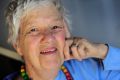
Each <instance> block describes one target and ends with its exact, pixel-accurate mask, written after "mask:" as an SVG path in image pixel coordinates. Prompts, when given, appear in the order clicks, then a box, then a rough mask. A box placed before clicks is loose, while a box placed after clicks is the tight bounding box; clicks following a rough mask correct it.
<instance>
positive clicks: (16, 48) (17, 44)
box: [13, 42, 23, 56]
mask: <svg viewBox="0 0 120 80" xmlns="http://www.w3.org/2000/svg"><path fill="white" fill-rule="evenodd" d="M13 47H14V49H15V50H16V51H17V53H18V54H19V55H20V56H23V54H22V51H21V47H20V44H19V43H18V42H16V43H14V44H13Z"/></svg>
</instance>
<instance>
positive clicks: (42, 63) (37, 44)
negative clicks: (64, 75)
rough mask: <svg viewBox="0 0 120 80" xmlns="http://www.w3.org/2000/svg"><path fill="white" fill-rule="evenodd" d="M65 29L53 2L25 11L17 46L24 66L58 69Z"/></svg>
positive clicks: (61, 59) (62, 58)
mask: <svg viewBox="0 0 120 80" xmlns="http://www.w3.org/2000/svg"><path fill="white" fill-rule="evenodd" d="M65 28H66V26H65V23H64V21H63V19H62V17H61V15H60V14H59V12H58V10H57V9H56V8H55V7H54V5H50V6H46V7H45V6H44V7H41V8H38V9H34V10H31V11H29V12H28V13H26V16H24V17H22V19H21V23H20V36H19V40H18V43H17V47H16V50H17V51H18V53H19V54H20V55H21V56H23V58H24V60H25V63H26V65H27V66H32V67H33V68H34V69H36V70H44V69H46V70H51V69H52V70H54V69H58V68H59V67H60V66H61V64H62V63H63V61H64V55H63V48H64V44H65V35H66V29H65Z"/></svg>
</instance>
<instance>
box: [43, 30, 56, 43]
mask: <svg viewBox="0 0 120 80" xmlns="http://www.w3.org/2000/svg"><path fill="white" fill-rule="evenodd" d="M54 40H55V36H54V34H53V33H52V32H51V31H45V32H43V33H42V38H41V41H42V42H52V41H54Z"/></svg>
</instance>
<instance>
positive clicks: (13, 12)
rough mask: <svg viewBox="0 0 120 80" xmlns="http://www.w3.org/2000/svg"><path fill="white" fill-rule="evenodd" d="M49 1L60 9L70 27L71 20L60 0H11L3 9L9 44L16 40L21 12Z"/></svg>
mask: <svg viewBox="0 0 120 80" xmlns="http://www.w3.org/2000/svg"><path fill="white" fill-rule="evenodd" d="M49 3H52V4H54V5H55V7H56V8H57V9H58V10H59V11H60V13H61V15H62V16H63V19H64V20H65V21H66V23H67V25H68V26H69V29H70V25H71V22H70V19H69V15H68V14H67V13H66V12H67V11H66V10H65V8H64V7H63V6H62V5H61V1H60V0H12V1H11V2H10V3H9V5H8V7H7V9H6V11H5V17H6V23H7V24H8V29H9V37H8V42H9V43H11V44H14V43H15V42H16V40H17V38H18V34H19V26H20V18H21V17H22V16H23V13H25V12H26V11H27V10H30V9H33V8H35V7H37V6H42V5H45V6H46V5H47V4H49Z"/></svg>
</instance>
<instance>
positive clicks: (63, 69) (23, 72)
mask: <svg viewBox="0 0 120 80" xmlns="http://www.w3.org/2000/svg"><path fill="white" fill-rule="evenodd" d="M61 70H62V71H63V73H64V74H65V76H66V79H67V80H73V79H72V76H71V74H70V72H69V71H68V69H67V68H66V67H65V66H61ZM20 72H21V76H22V78H23V80H31V79H30V78H29V77H28V75H27V73H26V71H25V67H24V66H21V70H20Z"/></svg>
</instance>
